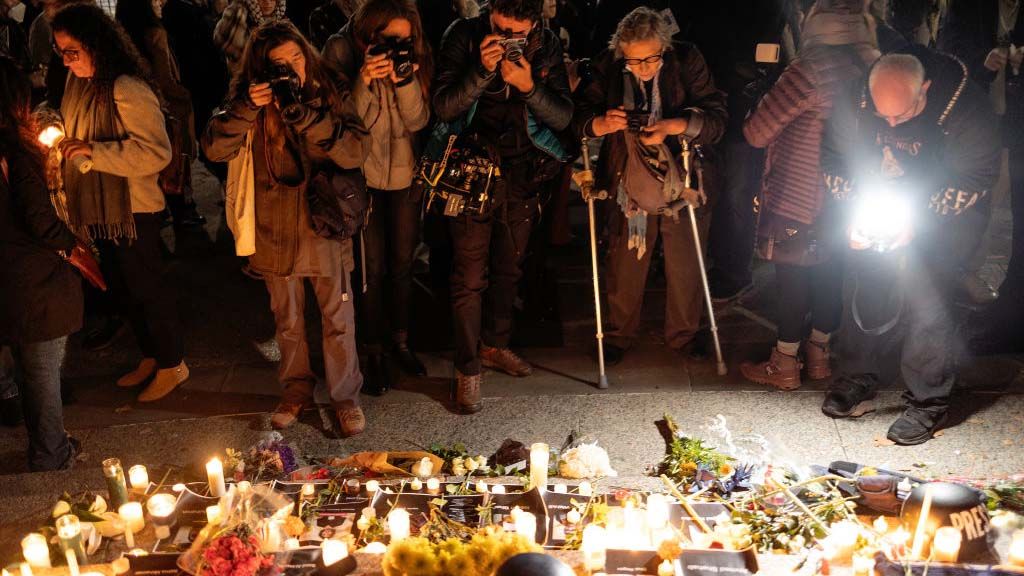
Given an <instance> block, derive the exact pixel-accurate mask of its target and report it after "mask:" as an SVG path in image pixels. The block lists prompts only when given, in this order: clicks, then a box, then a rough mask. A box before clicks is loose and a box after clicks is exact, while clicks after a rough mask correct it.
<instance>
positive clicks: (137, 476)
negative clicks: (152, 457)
mask: <svg viewBox="0 0 1024 576" xmlns="http://www.w3.org/2000/svg"><path fill="white" fill-rule="evenodd" d="M128 482H130V483H131V485H132V490H133V491H135V492H138V493H139V494H145V493H146V491H147V490H149V470H146V467H145V466H143V465H142V464H136V465H135V466H132V467H131V468H129V469H128Z"/></svg>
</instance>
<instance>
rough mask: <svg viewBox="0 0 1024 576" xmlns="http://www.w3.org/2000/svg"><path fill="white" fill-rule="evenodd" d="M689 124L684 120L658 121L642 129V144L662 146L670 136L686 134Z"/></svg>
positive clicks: (669, 119)
mask: <svg viewBox="0 0 1024 576" xmlns="http://www.w3.org/2000/svg"><path fill="white" fill-rule="evenodd" d="M688 124H689V123H688V122H687V121H686V120H685V119H683V118H668V119H665V120H658V121H657V122H655V123H654V124H651V125H650V126H644V127H643V128H641V129H640V142H641V143H643V144H644V145H647V146H654V145H657V144H661V143H662V142H664V141H665V138H667V137H669V136H678V135H680V134H682V133H683V132H686V128H687V126H688Z"/></svg>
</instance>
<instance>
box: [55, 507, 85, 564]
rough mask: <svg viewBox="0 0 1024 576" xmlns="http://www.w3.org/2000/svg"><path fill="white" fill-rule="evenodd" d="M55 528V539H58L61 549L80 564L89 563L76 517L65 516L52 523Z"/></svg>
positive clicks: (79, 524) (80, 526)
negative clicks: (71, 555) (75, 557)
mask: <svg viewBox="0 0 1024 576" xmlns="http://www.w3.org/2000/svg"><path fill="white" fill-rule="evenodd" d="M54 524H55V525H56V527H57V537H58V538H60V546H61V548H62V549H63V550H64V551H65V552H67V551H70V552H71V553H72V554H74V555H75V556H77V559H78V560H81V561H82V564H88V563H89V557H88V556H87V555H86V554H85V542H83V541H82V523H81V522H80V521H79V520H78V516H75V515H74V514H65V515H63V516H61V517H60V518H57V521H56V522H55V523H54Z"/></svg>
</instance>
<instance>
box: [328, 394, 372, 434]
mask: <svg viewBox="0 0 1024 576" xmlns="http://www.w3.org/2000/svg"><path fill="white" fill-rule="evenodd" d="M334 410H335V412H336V413H337V415H338V423H339V424H341V434H342V436H344V437H345V438H349V437H351V436H355V435H356V434H362V433H363V430H366V416H365V415H363V409H362V408H360V407H359V406H356V405H355V403H354V402H352V401H351V400H349V401H345V402H342V403H341V404H339V405H338V406H337V407H336V408H335V409H334Z"/></svg>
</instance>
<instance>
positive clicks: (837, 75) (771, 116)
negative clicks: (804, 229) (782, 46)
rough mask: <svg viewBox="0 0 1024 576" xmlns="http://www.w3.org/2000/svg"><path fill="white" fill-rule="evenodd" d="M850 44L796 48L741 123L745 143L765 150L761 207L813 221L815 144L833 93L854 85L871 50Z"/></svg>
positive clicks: (818, 197)
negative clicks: (784, 67)
mask: <svg viewBox="0 0 1024 576" xmlns="http://www.w3.org/2000/svg"><path fill="white" fill-rule="evenodd" d="M867 54H869V53H865V52H860V53H859V52H858V51H857V50H855V49H854V48H853V47H851V46H826V45H815V46H810V47H807V48H805V49H803V50H801V53H800V54H799V55H798V56H797V58H796V60H794V61H793V62H792V63H791V64H790V65H789V66H788V67H787V68H786V70H785V71H783V73H782V75H781V76H780V77H779V80H778V81H777V82H776V83H775V85H774V86H773V87H772V89H771V90H770V91H769V92H768V93H767V94H766V95H765V97H764V99H762V100H761V103H760V104H758V106H757V108H756V109H755V110H754V112H753V113H752V114H751V115H750V116H749V117H748V118H747V120H746V122H744V124H743V134H744V136H745V137H746V139H747V142H749V143H750V145H751V146H754V147H757V148H765V147H767V148H768V154H767V160H766V166H765V174H764V179H763V184H762V186H763V191H764V203H765V204H764V209H766V210H768V211H770V212H773V213H775V214H777V215H779V216H782V217H784V218H789V219H792V220H795V221H797V222H801V223H803V224H808V225H810V224H813V223H814V221H815V219H816V218H817V217H818V215H819V214H820V212H821V210H822V207H823V206H824V204H825V189H824V187H823V185H822V176H821V143H822V138H823V134H824V130H825V124H826V121H827V120H828V118H829V116H830V115H831V113H832V107H833V102H834V100H835V98H836V95H837V94H841V93H843V92H844V91H845V90H849V89H856V88H859V86H860V79H861V78H863V77H864V74H865V72H866V71H867V68H868V67H869V66H870V65H871V61H870V60H871V59H872V56H874V54H873V53H870V54H871V56H867Z"/></svg>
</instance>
